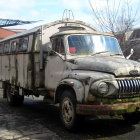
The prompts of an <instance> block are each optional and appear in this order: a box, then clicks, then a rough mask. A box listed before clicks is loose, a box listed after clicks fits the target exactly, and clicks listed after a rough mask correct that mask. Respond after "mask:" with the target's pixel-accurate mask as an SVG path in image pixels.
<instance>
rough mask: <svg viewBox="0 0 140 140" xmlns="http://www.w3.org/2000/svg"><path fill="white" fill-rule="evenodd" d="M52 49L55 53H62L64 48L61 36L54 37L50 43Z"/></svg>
mask: <svg viewBox="0 0 140 140" xmlns="http://www.w3.org/2000/svg"><path fill="white" fill-rule="evenodd" d="M52 49H53V50H54V51H55V52H57V53H60V54H64V53H65V50H64V44H63V39H62V38H56V39H54V40H53V43H52Z"/></svg>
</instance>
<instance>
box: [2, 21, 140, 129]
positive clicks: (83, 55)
mask: <svg viewBox="0 0 140 140" xmlns="http://www.w3.org/2000/svg"><path fill="white" fill-rule="evenodd" d="M0 81H1V87H3V88H4V93H3V96H4V97H7V101H8V103H9V104H10V105H15V106H16V105H17V106H18V105H21V104H22V103H23V101H24V96H28V95H34V96H36V97H39V96H40V95H42V96H44V100H45V101H47V102H49V103H51V104H56V103H59V104H60V118H61V121H62V124H63V125H64V126H65V128H66V129H68V130H73V129H75V128H76V126H77V124H78V122H79V120H81V118H83V117H81V116H94V115H123V117H124V118H125V119H126V120H128V121H131V122H138V121H139V119H140V117H139V116H140V115H139V111H140V63H138V62H136V61H132V60H128V59H126V58H124V56H123V54H122V51H121V49H120V47H119V44H118V42H117V39H116V38H114V36H112V35H111V34H106V33H102V32H99V31H98V30H97V29H96V28H94V27H92V26H91V25H89V24H87V23H85V22H82V21H78V20H72V19H63V20H58V21H55V22H52V23H49V24H46V25H43V26H39V27H36V28H33V29H31V30H27V31H25V32H22V33H19V34H16V35H13V36H10V37H8V38H6V39H3V40H1V41H0Z"/></svg>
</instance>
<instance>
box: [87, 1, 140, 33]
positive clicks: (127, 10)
mask: <svg viewBox="0 0 140 140" xmlns="http://www.w3.org/2000/svg"><path fill="white" fill-rule="evenodd" d="M132 1H133V0H125V1H124V0H111V1H109V0H105V2H106V4H105V7H104V8H103V10H100V9H98V6H97V0H92V2H91V0H89V4H90V7H91V8H92V11H93V15H94V17H95V19H96V20H95V21H96V24H97V25H98V26H99V27H100V29H101V30H102V31H107V32H112V33H113V34H114V35H115V34H116V32H121V33H125V32H126V31H128V30H130V29H132V28H133V27H134V26H135V25H136V24H137V23H138V22H139V21H140V17H138V16H139V15H138V10H139V7H137V8H136V7H133V4H132ZM110 3H111V4H110Z"/></svg>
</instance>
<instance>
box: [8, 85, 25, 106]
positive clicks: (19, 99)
mask: <svg viewBox="0 0 140 140" xmlns="http://www.w3.org/2000/svg"><path fill="white" fill-rule="evenodd" d="M6 94H7V102H8V104H9V105H11V106H20V105H22V104H23V101H24V96H20V95H14V93H12V91H11V87H10V85H9V86H7V89H6Z"/></svg>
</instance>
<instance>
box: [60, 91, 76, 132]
mask: <svg viewBox="0 0 140 140" xmlns="http://www.w3.org/2000/svg"><path fill="white" fill-rule="evenodd" d="M60 118H61V121H62V124H63V125H64V127H65V128H66V129H68V130H72V131H74V130H75V129H76V127H77V126H78V125H77V123H78V116H77V114H76V98H75V96H74V94H73V92H72V91H69V90H65V91H64V92H63V94H62V96H61V100H60Z"/></svg>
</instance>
